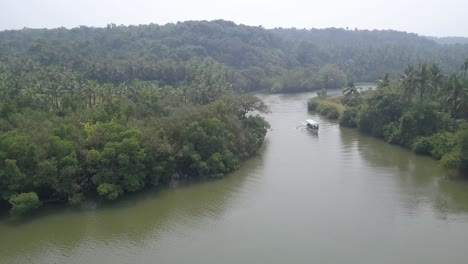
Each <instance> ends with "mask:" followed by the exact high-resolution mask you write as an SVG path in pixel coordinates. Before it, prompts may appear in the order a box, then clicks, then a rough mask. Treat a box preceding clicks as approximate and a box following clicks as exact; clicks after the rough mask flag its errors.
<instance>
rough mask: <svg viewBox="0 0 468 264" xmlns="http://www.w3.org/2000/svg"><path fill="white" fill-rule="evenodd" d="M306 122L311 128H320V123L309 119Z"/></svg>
mask: <svg viewBox="0 0 468 264" xmlns="http://www.w3.org/2000/svg"><path fill="white" fill-rule="evenodd" d="M306 122H307V124H309V125H311V126H318V123H317V121H315V120H312V119H307V120H306Z"/></svg>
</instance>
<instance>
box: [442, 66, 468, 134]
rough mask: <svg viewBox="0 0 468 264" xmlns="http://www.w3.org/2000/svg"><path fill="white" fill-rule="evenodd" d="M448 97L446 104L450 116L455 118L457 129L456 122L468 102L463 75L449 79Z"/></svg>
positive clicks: (456, 75)
mask: <svg viewBox="0 0 468 264" xmlns="http://www.w3.org/2000/svg"><path fill="white" fill-rule="evenodd" d="M447 91H448V95H447V96H446V97H445V102H446V103H447V106H448V108H449V109H450V114H451V115H452V118H453V129H455V124H456V123H455V121H456V119H457V117H458V115H459V113H460V110H461V108H462V106H463V105H464V104H466V103H467V102H468V91H467V89H465V88H464V87H463V80H462V74H461V73H456V74H452V75H450V77H449V80H448V82H447Z"/></svg>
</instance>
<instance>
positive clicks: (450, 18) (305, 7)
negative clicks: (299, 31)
mask: <svg viewBox="0 0 468 264" xmlns="http://www.w3.org/2000/svg"><path fill="white" fill-rule="evenodd" d="M467 14H468V0H444V1H442V0H361V1H357V0H349V1H346V0H320V1H317V0H235V1H222V0H192V1H188V0H152V1H151V0H130V1H128V0H0V30H4V29H20V28H23V27H29V28H55V27H60V26H64V27H67V28H71V27H76V26H79V25H86V26H101V27H102V26H105V25H107V24H108V23H115V24H118V25H120V24H124V25H129V24H148V23H157V24H165V23H168V22H177V21H184V20H213V19H225V20H232V21H234V22H236V23H242V24H247V25H256V26H258V25H262V26H264V27H266V28H273V27H297V28H312V27H314V28H324V27H349V28H355V27H357V28H359V29H396V30H401V31H408V32H415V33H418V34H421V35H432V36H465V37H468V15H467Z"/></svg>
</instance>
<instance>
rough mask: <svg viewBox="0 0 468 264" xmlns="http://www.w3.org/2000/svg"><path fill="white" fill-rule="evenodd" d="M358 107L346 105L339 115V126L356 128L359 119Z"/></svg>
mask: <svg viewBox="0 0 468 264" xmlns="http://www.w3.org/2000/svg"><path fill="white" fill-rule="evenodd" d="M358 118H359V109H357V108H355V107H348V108H346V109H345V110H344V112H343V114H342V115H341V116H340V120H339V121H340V126H344V127H351V128H356V127H357V125H358V121H359V119H358Z"/></svg>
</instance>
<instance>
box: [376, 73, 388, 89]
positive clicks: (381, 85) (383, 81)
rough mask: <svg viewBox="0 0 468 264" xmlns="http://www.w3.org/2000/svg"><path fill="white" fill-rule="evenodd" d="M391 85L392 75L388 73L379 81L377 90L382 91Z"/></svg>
mask: <svg viewBox="0 0 468 264" xmlns="http://www.w3.org/2000/svg"><path fill="white" fill-rule="evenodd" d="M389 85H390V74H388V72H386V73H385V74H384V75H383V76H382V78H380V79H378V80H377V88H379V89H381V88H384V87H387V86H389Z"/></svg>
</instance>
